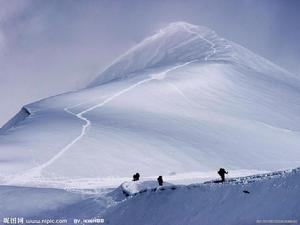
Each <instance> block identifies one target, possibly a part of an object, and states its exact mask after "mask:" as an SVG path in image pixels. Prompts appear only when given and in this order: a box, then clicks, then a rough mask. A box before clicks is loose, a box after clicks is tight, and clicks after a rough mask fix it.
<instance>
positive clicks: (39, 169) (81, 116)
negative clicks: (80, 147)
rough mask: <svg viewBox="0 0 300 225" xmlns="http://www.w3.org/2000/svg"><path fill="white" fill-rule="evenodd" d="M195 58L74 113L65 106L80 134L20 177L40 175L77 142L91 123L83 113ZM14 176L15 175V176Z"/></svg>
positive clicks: (160, 77)
mask: <svg viewBox="0 0 300 225" xmlns="http://www.w3.org/2000/svg"><path fill="white" fill-rule="evenodd" d="M195 61H197V60H193V61H189V62H185V63H183V64H179V65H176V66H173V67H171V68H169V69H166V70H165V71H163V72H160V73H154V74H150V75H149V78H147V79H144V80H141V81H139V82H137V83H135V84H133V85H131V86H129V87H127V88H125V89H122V90H120V91H119V92H117V93H115V94H113V95H112V96H110V97H108V98H107V99H105V100H104V101H103V102H101V103H99V104H96V105H94V106H91V107H89V108H87V109H85V110H83V111H81V112H79V113H74V112H72V111H71V110H70V108H74V106H69V107H66V108H64V110H65V111H66V112H67V113H69V114H71V115H73V116H76V117H77V118H78V119H79V120H81V121H83V122H84V124H83V125H82V129H81V132H80V134H79V135H78V136H77V137H76V138H74V139H73V140H72V141H71V142H69V143H68V144H67V145H66V146H65V147H63V148H62V149H61V150H60V151H59V152H58V153H57V154H56V155H54V156H53V157H52V158H51V159H50V160H48V161H46V162H45V163H43V164H40V165H39V166H37V167H33V168H31V169H29V170H28V171H26V172H25V173H23V174H22V175H21V179H22V180H24V178H25V177H27V178H29V179H30V178H32V177H36V176H41V172H42V170H43V169H45V168H46V167H48V166H50V165H51V164H53V163H54V162H55V161H56V160H57V159H59V158H60V157H61V156H62V155H63V154H64V153H65V152H67V151H68V150H69V149H70V148H71V147H72V146H73V145H75V144H76V143H77V142H79V141H80V140H81V139H82V138H83V137H84V136H85V135H86V133H87V130H88V128H89V127H91V125H92V123H91V121H90V120H89V119H88V118H87V117H85V116H84V114H86V113H88V112H90V111H92V110H94V109H96V108H100V107H102V106H104V105H106V104H107V103H109V102H111V101H113V100H114V99H115V98H117V97H119V96H121V95H123V94H125V93H127V92H129V91H131V90H132V89H134V88H136V87H138V86H140V85H142V84H144V83H148V82H151V81H153V80H163V79H165V77H166V75H167V73H169V72H171V71H174V70H176V69H178V68H181V67H184V66H186V65H188V64H190V63H193V62H195ZM76 105H79V104H76ZM76 105H75V106H76ZM15 178H16V177H15Z"/></svg>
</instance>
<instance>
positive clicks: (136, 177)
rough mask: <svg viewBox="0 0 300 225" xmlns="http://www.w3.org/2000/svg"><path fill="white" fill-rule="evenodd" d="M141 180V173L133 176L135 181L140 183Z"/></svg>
mask: <svg viewBox="0 0 300 225" xmlns="http://www.w3.org/2000/svg"><path fill="white" fill-rule="evenodd" d="M139 179H140V174H139V173H136V174H134V175H133V179H132V180H133V181H138V180H139Z"/></svg>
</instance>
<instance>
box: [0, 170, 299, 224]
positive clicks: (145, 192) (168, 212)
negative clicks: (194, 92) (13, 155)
mask: <svg viewBox="0 0 300 225" xmlns="http://www.w3.org/2000/svg"><path fill="white" fill-rule="evenodd" d="M167 181H168V180H167ZM155 183H156V182H155V181H154V180H152V181H151V180H149V181H139V182H130V181H128V182H126V183H124V184H122V185H121V186H120V187H118V188H115V189H105V190H103V189H84V190H82V189H66V190H60V189H54V188H33V187H13V186H1V187H0V197H1V201H2V202H1V205H0V217H10V216H12V217H14V216H16V215H18V216H19V217H24V219H26V220H29V219H41V218H43V219H44V218H48V219H68V223H67V224H74V223H73V220H74V219H81V221H83V219H92V218H98V219H104V224H112V225H120V224H122V225H123V224H124V225H126V224H130V225H141V224H143V225H154V224H155V225H160V224H162V225H165V224H170V225H171V224H172V225H182V224H186V225H198V224H203V225H206V224H209V225H219V224H223V225H229V224H230V225H235V224H249V225H250V224H256V221H257V220H289V221H296V220H298V221H299V219H300V214H299V211H300V204H299V197H300V185H299V184H300V169H299V168H298V169H294V170H292V171H281V172H273V173H267V174H258V175H254V176H247V177H239V178H235V179H228V180H227V181H226V182H225V183H213V182H205V183H202V184H193V185H171V184H169V185H167V186H164V187H157V184H156V185H155ZM124 189H125V190H127V192H126V193H129V196H128V195H125V194H124ZM243 191H248V192H249V193H244V192H243ZM1 222H2V221H1ZM1 222H0V223H1Z"/></svg>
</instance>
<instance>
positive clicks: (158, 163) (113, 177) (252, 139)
mask: <svg viewBox="0 0 300 225" xmlns="http://www.w3.org/2000/svg"><path fill="white" fill-rule="evenodd" d="M299 99H300V82H299V79H298V78H297V77H296V76H294V75H292V74H290V73H288V72H286V71H284V70H283V69H281V68H279V67H277V66H276V65H274V64H272V63H271V62H269V61H267V60H265V59H263V58H261V57H259V56H257V55H255V54H254V53H252V52H250V51H249V50H246V49H245V48H243V47H241V46H239V45H237V44H234V43H232V42H230V41H227V40H224V39H222V38H220V37H218V36H217V35H216V33H215V32H213V31H211V30H209V29H208V28H203V27H198V26H194V25H190V24H186V23H182V22H180V23H173V24H170V25H169V26H168V27H166V28H164V29H162V30H161V31H159V32H158V33H157V34H155V35H154V36H152V37H150V38H147V39H145V40H144V41H142V42H141V43H140V44H138V45H137V46H136V47H134V48H132V49H130V50H129V51H128V52H127V53H125V54H124V55H123V56H121V57H120V58H119V59H117V60H116V61H115V62H114V63H113V64H112V65H110V66H109V67H107V69H106V70H105V71H104V72H103V73H102V74H101V75H99V76H98V77H97V78H95V80H94V81H93V82H92V83H91V84H90V86H89V87H87V88H86V89H84V90H80V91H77V92H71V93H66V94H63V95H59V96H55V97H52V98H48V99H44V100H42V101H39V102H35V103H32V104H30V105H27V106H26V109H27V111H28V112H30V115H28V116H26V117H24V115H23V114H22V113H21V116H20V114H18V115H17V116H16V117H15V118H14V119H13V120H12V121H17V123H16V122H13V123H8V124H7V126H5V127H4V129H3V130H2V134H1V135H0V151H1V154H0V162H1V163H0V182H1V183H4V184H16V185H20V184H22V185H25V184H26V185H31V186H36V185H40V184H41V183H42V184H43V185H45V186H47V185H48V186H51V187H52V186H55V185H53V184H55V182H56V181H65V183H67V181H70V182H71V183H73V184H74V185H78V186H80V182H85V183H86V182H87V180H88V182H92V183H93V184H94V183H95V182H96V183H97V182H98V183H99V186H105V187H108V186H117V184H119V183H120V182H121V181H124V180H128V177H131V176H132V174H133V173H135V172H137V171H139V172H140V173H141V174H142V176H143V177H155V176H157V175H168V174H175V177H176V174H181V173H185V174H191V176H193V174H195V173H196V174H197V173H199V172H202V173H204V174H205V173H207V174H211V173H212V171H216V169H217V168H219V167H221V166H222V167H226V168H228V169H230V170H237V171H245V174H249V173H250V172H251V171H255V172H257V171H271V170H276V169H282V168H291V167H296V166H298V165H299V162H300V154H299V149H300V138H299V137H300V133H299V131H300V116H299V112H300V104H299ZM240 175H242V174H241V173H240ZM58 183H59V182H58Z"/></svg>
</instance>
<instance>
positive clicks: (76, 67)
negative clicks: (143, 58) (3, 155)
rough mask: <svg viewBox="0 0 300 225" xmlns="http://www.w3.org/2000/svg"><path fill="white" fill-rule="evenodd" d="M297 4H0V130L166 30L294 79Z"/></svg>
mask: <svg viewBox="0 0 300 225" xmlns="http://www.w3.org/2000/svg"><path fill="white" fill-rule="evenodd" d="M299 12H300V1H298V0H198V1H196V0H156V1H155V0H152V1H146V0H144V1H143V0H140V1H137V0H136V1H133V0H132V1H131V0H119V1H113V0H77V1H74V0H44V1H40V0H33V1H31V0H0V96H1V98H0V109H1V110H0V126H1V124H3V123H4V122H5V121H7V120H8V119H9V118H10V117H11V116H12V115H13V114H15V113H16V112H17V111H18V110H19V108H20V107H21V106H22V105H24V104H27V103H30V102H32V101H36V100H38V99H40V98H44V97H47V96H50V95H55V94H58V93H62V92H65V91H69V90H74V89H78V88H81V87H83V86H84V85H85V84H87V82H88V81H89V80H91V79H92V78H93V77H94V76H96V75H97V74H98V73H99V72H100V71H101V70H102V69H103V67H104V66H105V65H107V64H109V63H110V62H111V61H112V60H113V59H114V58H116V57H117V56H118V55H119V54H121V53H123V52H124V51H126V49H128V48H129V47H131V46H133V45H135V44H136V43H137V42H139V41H141V40H142V39H143V38H145V37H146V36H148V35H150V34H153V32H154V31H155V30H157V29H159V28H160V27H162V26H165V25H166V24H168V23H169V22H174V21H186V22H190V23H193V24H197V25H204V26H207V27H210V28H212V29H213V30H215V31H216V32H217V33H218V34H219V35H220V36H222V37H224V38H227V39H230V40H232V41H235V42H237V43H239V44H242V45H243V46H245V47H247V48H249V49H250V50H252V51H254V52H256V53H258V54H260V55H262V56H264V57H266V58H268V59H270V60H272V61H273V62H275V63H277V64H278V65H280V66H282V67H284V68H286V69H288V70H290V71H291V72H294V73H296V74H299V75H300V64H299V58H300V44H299V40H300V14H299Z"/></svg>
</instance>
